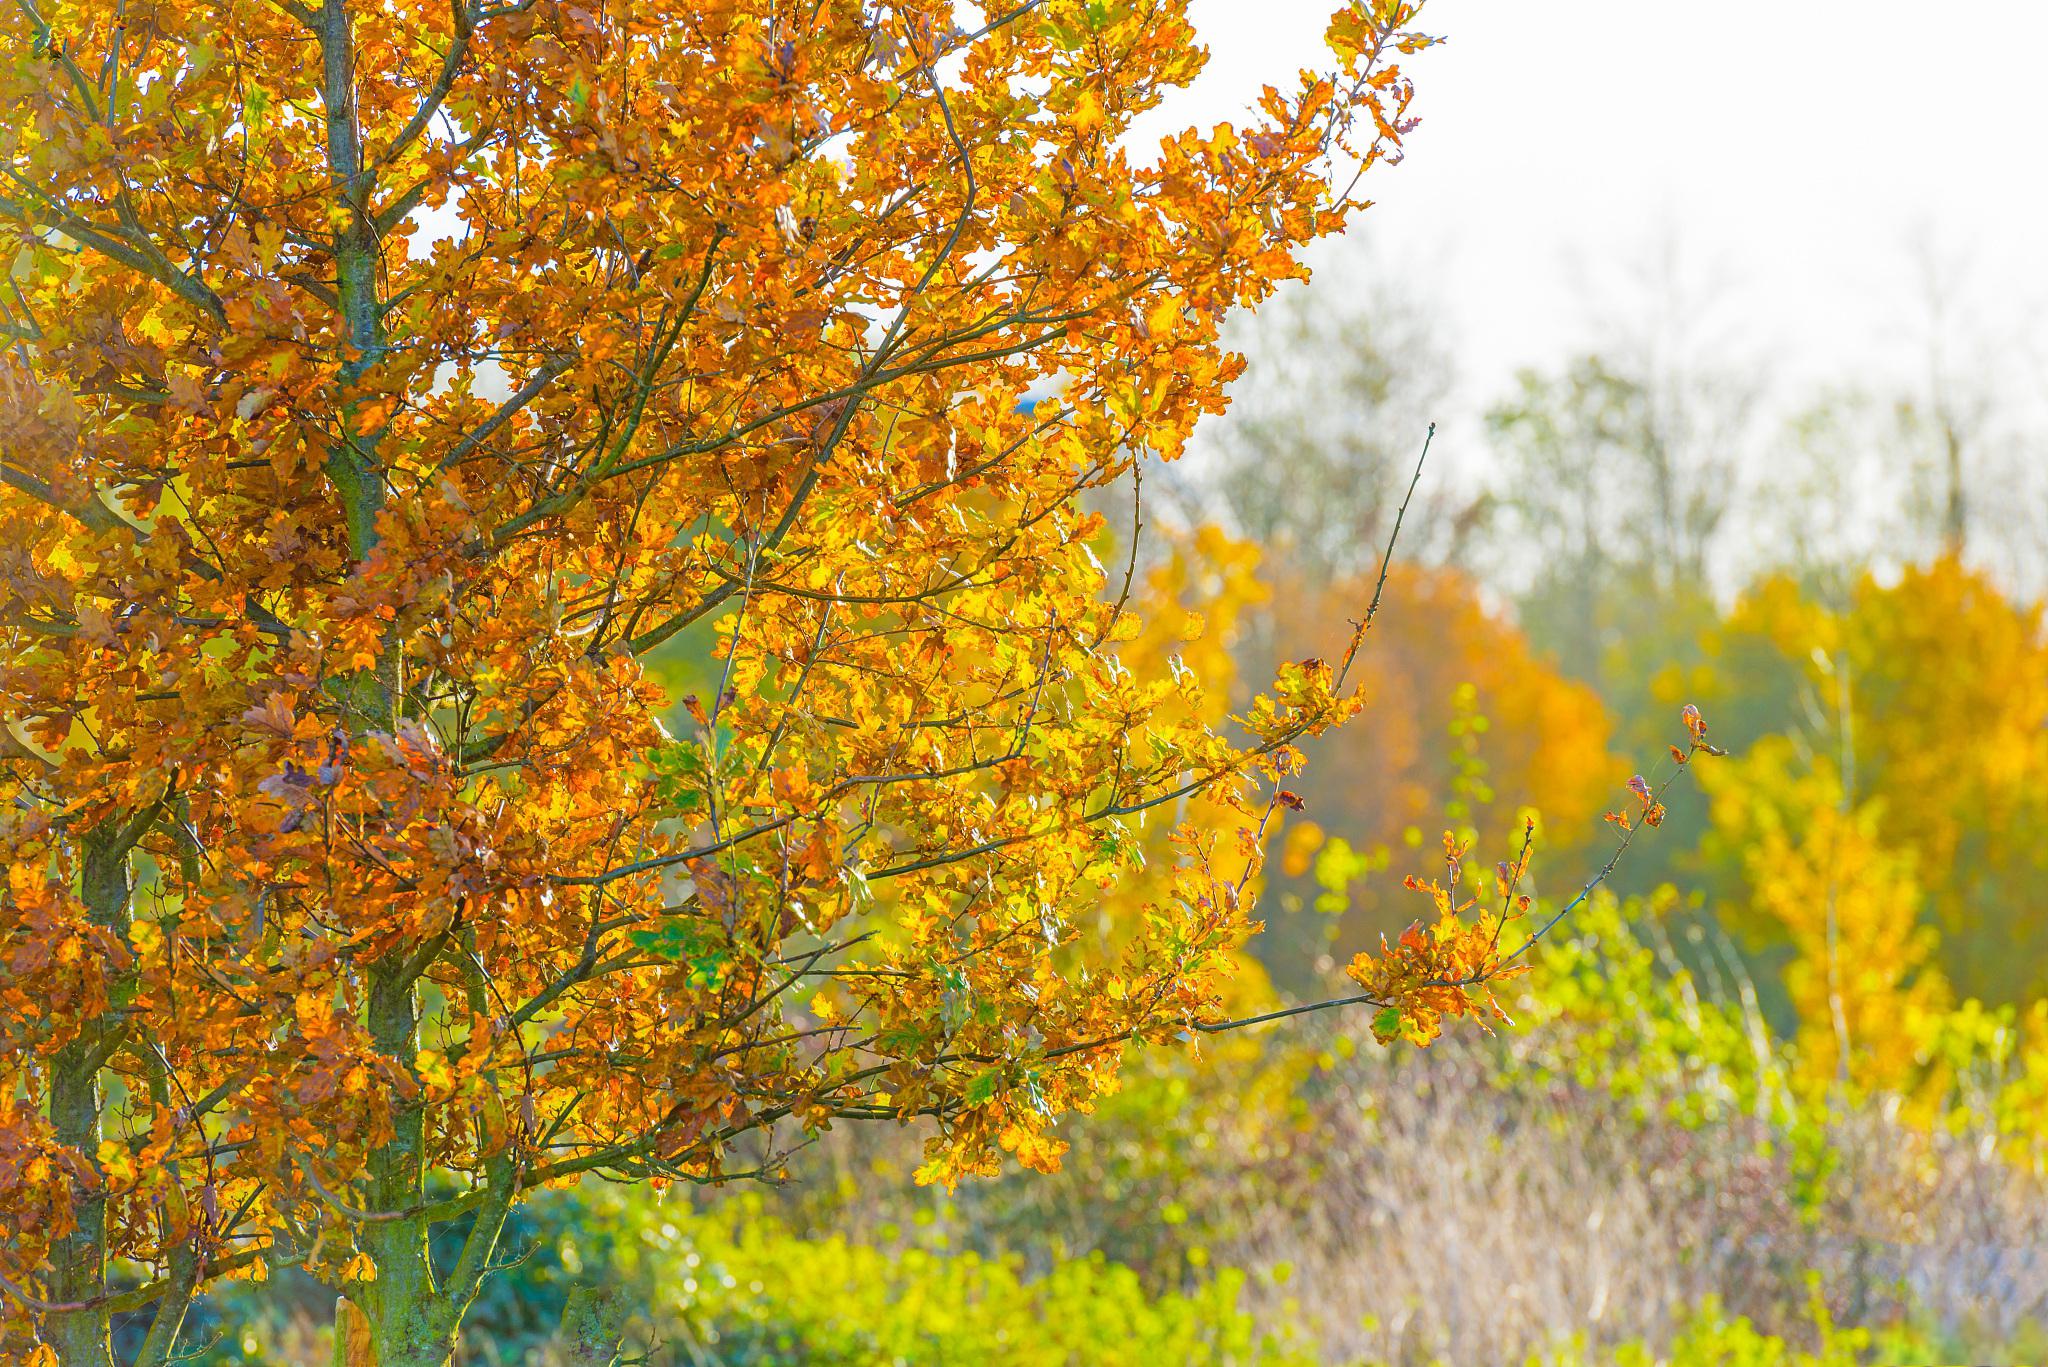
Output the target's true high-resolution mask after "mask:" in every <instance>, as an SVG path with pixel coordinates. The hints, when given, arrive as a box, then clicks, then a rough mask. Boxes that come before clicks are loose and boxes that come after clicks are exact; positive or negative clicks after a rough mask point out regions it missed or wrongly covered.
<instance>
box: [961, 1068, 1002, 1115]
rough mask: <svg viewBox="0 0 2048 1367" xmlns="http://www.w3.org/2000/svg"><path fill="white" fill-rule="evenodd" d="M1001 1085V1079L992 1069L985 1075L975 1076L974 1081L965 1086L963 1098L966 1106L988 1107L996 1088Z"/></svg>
mask: <svg viewBox="0 0 2048 1367" xmlns="http://www.w3.org/2000/svg"><path fill="white" fill-rule="evenodd" d="M1001 1084H1002V1078H1001V1077H1000V1076H999V1075H998V1074H997V1073H996V1070H995V1069H993V1068H991V1069H989V1070H988V1071H987V1072H985V1073H981V1074H978V1075H976V1077H975V1079H974V1081H972V1082H970V1083H968V1084H967V1092H966V1096H965V1100H966V1102H967V1104H968V1105H970V1106H986V1105H988V1103H989V1102H991V1101H993V1100H995V1096H996V1088H997V1087H998V1086H1000V1085H1001Z"/></svg>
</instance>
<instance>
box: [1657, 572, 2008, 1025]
mask: <svg viewBox="0 0 2048 1367" xmlns="http://www.w3.org/2000/svg"><path fill="white" fill-rule="evenodd" d="M1710 646H1711V655H1712V658H1713V660H1714V663H1715V665H1716V666H1717V667H1716V668H1711V669H1709V670H1707V671H1703V672H1702V673H1701V675H1700V676H1699V677H1695V678H1692V679H1689V680H1688V681H1687V682H1688V684H1689V685H1690V686H1692V687H1695V688H1698V687H1700V686H1701V685H1703V684H1704V685H1706V687H1705V688H1703V689H1702V690H1701V691H1702V692H1703V693H1705V694H1706V695H1707V696H1709V697H1712V698H1713V699H1714V702H1715V710H1716V712H1717V713H1718V714H1719V715H1721V716H1722V717H1724V718H1729V719H1741V718H1744V717H1747V716H1755V715H1760V714H1768V713H1771V712H1775V713H1776V714H1777V715H1778V716H1779V717H1783V718H1791V719H1794V720H1792V721H1790V722H1789V726H1790V729H1791V733H1792V734H1794V735H1795V736H1796V737H1797V743H1798V746H1799V747H1801V748H1803V749H1804V750H1805V751H1806V752H1807V753H1809V754H1812V755H1822V756H1827V757H1828V759H1827V762H1826V764H1825V765H1823V764H1822V763H1821V762H1820V761H1819V760H1812V761H1810V762H1809V767H1810V768H1811V769H1812V771H1813V773H1814V775H1815V779H1816V781H1822V782H1832V783H1834V784H1836V785H1837V786H1838V788H1839V790H1840V791H1841V793H1842V794H1844V795H1845V801H1839V800H1838V801H1829V802H1823V803H1820V804H1819V809H1821V810H1834V809H1835V807H1836V806H1838V805H1842V806H1846V808H1847V809H1848V810H1850V811H1853V812H1855V813H1857V814H1858V815H1857V816H1856V818H1855V822H1856V824H1857V825H1858V827H1859V829H1866V828H1867V837H1868V839H1870V840H1871V841H1874V842H1876V843H1877V844H1879V845H1881V846H1882V847H1883V848H1884V849H1886V850H1889V851H1892V852H1894V853H1896V854H1897V855H1899V856H1908V857H1910V859H1911V861H1912V870H1913V872H1912V874H1911V875H1910V876H1911V877H1912V878H1913V879H1915V880H1917V881H1918V883H1919V884H1920V886H1921V890H1922V892H1923V893H1924V898H1925V904H1926V909H1927V915H1928V917H1929V920H1930V922H1931V924H1933V925H1934V926H1936V927H1938V928H1939V929H1940V930H1941V931H1942V942H1941V953H1940V962H1941V964H1942V966H1943V968H1944V970H1945V971H1946V972H1947V974H1948V976H1949V977H1950V978H1951V979H1952V980H1953V982H1954V983H1955V985H1956V988H1957V989H1958V990H1959V991H1961V992H1963V993H1965V994H1967V995H1970V996H1977V997H1982V998H1984V999H1986V1000H1987V1001H1993V1002H2023V1001H2027V1000H2031V999H2033V998H2035V997H2038V996H2040V995H2041V994H2042V993H2043V991H2044V989H2048V917H2044V915H2043V912H2044V911H2048V891H2044V889H2048V848H2044V847H2043V845H2042V842H2041V841H2040V840H2039V839H2038V837H2037V835H2036V834H2035V833H2037V832H2039V831H2041V830H2042V829H2044V823H2048V637H2044V633H2043V625H2042V611H2041V607H2040V605H2038V604H2022V603H2017V602H2014V601H2013V600H2012V599H2010V598H2008V597H2007V596H2006V595H2004V594H2003V593H2002V592H2000V590H1999V589H1998V588H1997V586H1996V585H1995V584H1993V583H1992V582H1991V580H1990V579H1988V578H1987V577H1986V576H1984V575H1982V574H1981V573H1978V572H1976V571H1973V570H1970V569H1967V568H1965V567H1963V566H1962V565H1960V564H1959V563H1957V562H1956V561H1955V560H1954V559H1953V558H1948V559H1942V560H1939V561H1936V562H1935V563H1933V564H1931V565H1928V566H1926V567H1923V568H1915V569H1909V570H1907V571H1906V572H1905V573H1904V574H1903V575H1902V576H1901V577H1900V578H1899V580H1898V582H1897V583H1894V584H1884V583H1880V582H1879V581H1878V580H1877V579H1876V578H1874V577H1873V576H1872V575H1870V574H1869V573H1867V572H1866V573H1865V574H1864V575H1863V576H1862V577H1861V578H1860V579H1859V580H1858V581H1857V582H1856V583H1855V584H1854V585H1853V586H1852V587H1851V589H1850V590H1849V592H1848V593H1847V594H1846V596H1845V598H1844V600H1843V601H1842V602H1841V603H1840V604H1839V605H1830V604H1828V603H1826V602H1824V601H1822V600H1821V599H1819V598H1818V597H1816V596H1815V595H1813V594H1810V593H1808V592H1805V591H1803V590H1802V589H1801V587H1800V586H1799V585H1798V584H1797V583H1796V582H1795V581H1794V580H1792V579H1790V578H1787V577H1776V578H1772V579H1769V580H1766V581H1765V582H1763V583H1761V584H1759V585H1757V586H1756V587H1755V588H1754V589H1752V590H1751V591H1750V592H1749V593H1748V594H1747V595H1745V597H1744V598H1743V600H1742V601H1741V602H1740V603H1738V604H1737V606H1736V608H1735V609H1734V611H1733V612H1732V613H1731V614H1730V616H1729V618H1728V620H1727V622H1726V623H1725V625H1724V627H1723V628H1722V630H1721V631H1720V632H1718V633H1716V636H1715V639H1714V640H1713V641H1711V642H1710ZM1767 657H1775V658H1776V661H1777V666H1776V675H1777V679H1778V683H1777V684H1776V685H1771V684H1768V683H1767V684H1763V685H1761V686H1762V687H1765V688H1769V687H1773V686H1775V687H1778V688H1780V689H1788V690H1789V693H1790V696H1783V697H1778V698H1774V699H1771V700H1770V701H1769V703H1768V704H1766V705H1762V706H1760V705H1759V704H1758V702H1757V701H1756V699H1755V698H1754V696H1753V695H1754V694H1755V693H1756V692H1757V690H1758V689H1759V687H1760V684H1759V680H1760V679H1763V678H1764V677H1765V676H1766V675H1767V674H1769V673H1770V672H1771V671H1770V670H1768V669H1765V668H1763V667H1761V664H1760V662H1761V661H1763V660H1764V659H1766V658H1767ZM1745 693H1747V694H1750V695H1752V696H1751V697H1750V698H1748V699H1747V700H1745ZM1740 724H1741V723H1740V721H1739V720H1737V721H1736V722H1735V725H1740ZM1729 731H1730V734H1736V731H1735V726H1731V727H1730V728H1729ZM1789 753H1790V750H1789V748H1788V750H1787V754H1788V755H1789ZM1774 762H1775V761H1774ZM1788 762H1789V761H1788ZM1747 772H1749V771H1748V770H1746V769H1742V768H1740V767H1736V768H1733V769H1731V770H1730V772H1728V773H1724V774H1722V775H1720V776H1719V777H1718V778H1717V779H1716V780H1715V782H1716V783H1717V784H1719V785H1721V786H1722V787H1724V788H1726V789H1727V791H1728V793H1729V794H1730V796H1729V797H1728V798H1727V800H1725V801H1722V802H1718V803H1717V804H1716V807H1715V811H1716V823H1715V824H1716V826H1717V828H1720V827H1722V826H1723V824H1724V822H1727V821H1731V820H1734V819H1735V818H1736V817H1737V816H1738V815H1742V820H1741V822H1738V823H1737V824H1736V825H1734V826H1732V827H1728V828H1727V829H1728V831H1729V832H1730V833H1731V834H1733V833H1737V832H1741V831H1745V830H1748V829H1750V827H1749V825H1747V824H1744V823H1747V822H1750V821H1753V820H1754V818H1753V816H1750V815H1743V814H1742V808H1743V803H1742V801H1740V800H1738V799H1736V798H1734V797H1733V796H1732V794H1733V793H1734V792H1735V791H1736V789H1737V787H1739V786H1740V785H1742V784H1744V782H1745V779H1744V778H1743V777H1742V776H1741V775H1742V774H1744V773H1747ZM1829 773H1831V774H1832V778H1825V779H1824V778H1822V777H1821V776H1822V775H1823V774H1829ZM1816 820H1817V818H1816ZM1808 838H1809V836H1808V834H1807V833H1806V832H1804V831H1803V830H1799V829H1797V828H1796V827H1795V835H1794V843H1795V844H1796V843H1797V842H1798V841H1801V840H1805V839H1808ZM1811 838H1812V839H1816V840H1818V839H1823V838H1824V837H1820V836H1812V837H1811ZM1735 843H1736V842H1735V841H1734V840H1727V839H1724V840H1722V841H1720V842H1719V848H1720V849H1721V851H1722V853H1723V856H1724V858H1723V860H1722V862H1723V865H1724V867H1728V868H1731V869H1732V868H1734V867H1736V866H1744V867H1745V868H1746V875H1745V876H1747V877H1748V879H1749V881H1750V883H1751V887H1752V890H1753V891H1757V893H1758V896H1759V897H1761V892H1760V889H1761V886H1762V884H1761V883H1760V882H1759V877H1760V876H1762V875H1764V874H1765V870H1763V869H1762V868H1760V867H1759V866H1758V865H1757V864H1756V863H1755V861H1754V859H1746V857H1742V856H1730V854H1729V851H1730V850H1731V849H1732V847H1733V845H1734V844H1735ZM1766 881H1767V880H1766Z"/></svg>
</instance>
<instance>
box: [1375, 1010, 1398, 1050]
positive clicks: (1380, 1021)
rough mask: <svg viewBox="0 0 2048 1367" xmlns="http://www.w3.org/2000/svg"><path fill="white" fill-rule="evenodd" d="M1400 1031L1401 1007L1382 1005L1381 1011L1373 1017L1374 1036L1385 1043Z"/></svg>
mask: <svg viewBox="0 0 2048 1367" xmlns="http://www.w3.org/2000/svg"><path fill="white" fill-rule="evenodd" d="M1400 1033H1401V1009H1400V1008H1399V1007H1396V1006H1387V1007H1382V1008H1381V1009H1380V1013H1379V1014H1378V1015H1377V1016H1374V1017H1373V1018H1372V1035H1373V1038H1374V1039H1376V1040H1378V1041H1379V1042H1380V1043H1381V1044H1385V1043H1386V1042H1387V1041H1388V1040H1390V1039H1393V1038H1394V1037H1395V1036H1396V1035H1398V1034H1400Z"/></svg>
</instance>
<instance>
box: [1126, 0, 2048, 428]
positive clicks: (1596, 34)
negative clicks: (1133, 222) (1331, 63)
mask: <svg viewBox="0 0 2048 1367" xmlns="http://www.w3.org/2000/svg"><path fill="white" fill-rule="evenodd" d="M1333 7H1334V0H1194V5H1193V15H1194V19H1195V23H1196V27H1197V31H1198V32H1199V34H1200V35H1201V37H1202V40H1203V41H1204V42H1205V43H1206V44H1207V45H1208V47H1209V48H1210V51H1211V61H1210V65H1209V67H1208V69H1207V70H1206V71H1205V72H1204V73H1203V76H1202V78H1201V81H1200V82H1199V83H1198V85H1197V86H1196V87H1195V89H1193V90H1191V91H1189V92H1187V93H1186V94H1185V95H1184V96H1182V97H1180V98H1178V99H1177V100H1175V101H1174V102H1173V104H1172V105H1171V106H1169V108H1168V109H1167V110H1165V111H1162V113H1163V115H1164V116H1165V121H1166V122H1169V123H1173V124H1181V125H1185V124H1190V123H1192V124H1201V125H1206V124H1208V123H1211V122H1214V121H1217V120H1219V119H1225V118H1232V117H1236V116H1237V115H1238V114H1239V113H1240V111H1242V109H1243V108H1244V106H1245V103H1246V101H1247V99H1248V97H1249V94H1250V93H1251V92H1252V91H1253V90H1254V89H1255V88H1256V86H1257V84H1258V83H1259V81H1260V80H1261V79H1265V78H1270V77H1272V76H1274V75H1279V76H1282V77H1288V76H1291V74H1292V73H1293V72H1294V71H1295V70H1296V69H1297V68H1298V67H1300V66H1302V65H1303V64H1306V63H1309V62H1313V61H1315V60H1316V56H1315V54H1316V53H1317V51H1318V49H1319V39H1320V34H1321V31H1322V28H1323V25H1324V23H1325V21H1326V19H1327V17H1328V14H1329V11H1330V9H1331V8H1333ZM1421 27H1423V28H1424V29H1426V30H1428V31H1430V32H1433V33H1437V34H1441V35H1444V36H1446V37H1447V38H1448V39H1449V42H1448V43H1447V44H1446V45H1444V46H1443V47H1441V48H1438V49H1436V50H1434V51H1432V52H1429V53H1426V54H1424V55H1423V56H1421V57H1420V58H1418V59H1416V60H1415V61H1414V62H1413V63H1412V69H1413V71H1414V73H1415V75H1416V77H1417V81H1418V85H1419V87H1420V93H1419V97H1418V99H1417V102H1416V111H1417V112H1418V113H1419V114H1420V115H1421V116H1422V120H1423V122H1422V126H1421V128H1419V129H1418V130H1417V131H1416V133H1415V134H1414V135H1413V136H1412V137H1411V139H1410V140H1409V154H1408V158H1407V160H1406V162H1405V163H1404V164H1402V165H1400V166H1398V167H1393V168H1385V169H1383V170H1381V171H1378V172H1375V173H1374V174H1373V175H1372V176H1370V177H1368V178H1367V181H1368V192H1369V193H1370V194H1371V196H1372V197H1373V198H1375V199H1376V200H1378V201H1379V202H1378V204H1377V206H1376V207H1375V208H1373V209H1372V210H1370V211H1369V212H1368V213H1367V214H1366V215H1365V216H1364V217H1363V219H1362V220H1361V221H1360V222H1361V226H1360V227H1359V228H1358V229H1355V230H1354V232H1353V237H1354V238H1357V237H1365V238H1368V239H1369V240H1370V242H1371V244H1372V246H1373V249H1374V254H1375V255H1376V256H1377V257H1379V258H1380V259H1381V260H1382V261H1383V262H1393V263H1397V264H1398V267H1399V269H1401V270H1402V271H1404V272H1406V273H1408V274H1410V275H1412V276H1413V277H1414V279H1415V284H1416V287H1417V289H1418V291H1419V292H1420V293H1421V294H1422V296H1423V297H1424V298H1426V299H1432V300H1435V301H1437V302H1438V303H1440V305H1441V306H1442V308H1443V310H1444V313H1445V315H1446V321H1447V323H1448V324H1449V326H1448V328H1447V332H1448V335H1449V337H1450V338H1451V339H1452V341H1453V343H1454V349H1455V352H1456V354H1457V356H1458V358H1459V365H1460V368H1461V371H1462V373H1463V377H1464V381H1465V396H1466V398H1467V399H1468V400H1469V401H1472V402H1476V403H1480V404H1483V403H1484V402H1486V400H1487V399H1488V398H1490V397H1491V396H1492V395H1495V394H1498V393H1499V392H1500V390H1501V388H1502V386H1503V385H1504V384H1505V383H1506V381H1507V379H1508V378H1509V376H1510V375H1511V374H1512V372H1513V370H1514V368H1515V367H1516V366H1518V365H1523V364H1531V363H1538V364H1550V365H1555V364H1557V363H1559V362H1560V361H1562V360H1563V359H1564V358H1565V357H1566V355H1567V354H1568V353H1569V351H1570V350H1571V349H1572V348H1573V347H1575V346H1585V345H1588V344H1591V343H1593V342H1595V341H1597V340H1598V338H1599V336H1600V324H1601V320H1602V317H1603V315H1611V314H1613V313H1614V312H1615V311H1616V310H1619V311H1620V312H1621V313H1623V314H1626V313H1627V312H1629V311H1630V310H1631V309H1634V310H1636V311H1637V312H1640V309H1641V307H1642V298H1643V292H1642V290H1641V288H1640V287H1639V286H1638V287H1633V288H1632V287H1630V286H1629V285H1628V284H1627V283H1626V281H1627V279H1628V276H1627V270H1628V269H1630V268H1640V267H1641V266H1642V265H1643V264H1644V263H1646V262H1647V261H1649V260H1650V259H1652V258H1653V257H1654V256H1655V255H1656V254H1657V253H1658V251H1659V250H1660V249H1663V248H1669V247H1672V246H1674V245H1675V248H1676V251H1677V255H1678V258H1679V260H1680V261H1681V263H1682V265H1681V269H1680V271H1679V277H1680V279H1681V280H1684V281H1687V282H1689V284H1688V287H1687V292H1688V293H1689V295H1690V296H1691V298H1692V300H1693V306H1692V307H1693V309H1694V311H1695V312H1696V313H1698V314H1700V315H1701V316H1700V317H1699V318H1697V319H1696V321H1699V322H1702V323H1710V324H1711V325H1712V328H1713V330H1714V332H1715V335H1716V337H1717V338H1718V339H1720V340H1719V343H1718V344H1719V345H1722V346H1724V347H1725V348H1727V349H1729V350H1731V351H1734V352H1742V353H1746V354H1747V356H1748V357H1749V358H1750V359H1752V360H1754V361H1757V362H1759V363H1763V364H1767V365H1768V366H1769V367H1770V368H1771V369H1772V370H1773V371H1774V372H1775V373H1778V374H1780V375H1783V376H1785V377H1786V378H1787V379H1791V378H1794V377H1796V378H1798V379H1802V380H1805V379H1818V380H1832V381H1844V380H1851V379H1862V380H1865V381H1866V382H1867V381H1869V380H1870V379H1872V378H1873V377H1876V376H1882V375H1886V374H1894V375H1902V376H1903V375H1909V374H1917V373H1919V372H1920V371H1921V370H1923V369H1924V367H1925V364H1926V360H1925V358H1926V355H1927V346H1928V337H1929V335H1930V332H1929V328H1928V325H1927V323H1926V321H1925V320H1926V317H1927V305H1926V299H1927V297H1928V294H1927V290H1926V288H1925V285H1924V280H1925V274H1924V271H1923V269H1922V267H1921V266H1919V265H1917V264H1916V257H1915V253H1914V251H1913V249H1912V248H1913V243H1914V242H1915V241H1916V240H1917V241H1930V242H1932V243H1933V244H1934V245H1935V250H1934V253H1933V259H1935V260H1938V261H1940V262H1942V263H1944V268H1945V270H1946V272H1947V273H1948V275H1949V276H1950V277H1952V281H1951V285H1952V288H1951V290H1950V293H1951V295H1952V298H1953V303H1952V305H1951V309H1950V316H1949V319H1948V322H1947V323H1946V324H1945V325H1944V326H1945V327H1946V329H1947V330H1949V331H1950V332H1951V333H1953V334H1955V338H1956V340H1955V341H1954V342H1952V346H1957V347H1961V348H1965V349H1967V351H1968V352H1969V354H1971V355H1976V354H1979V353H1982V354H1984V355H1985V356H1987V357H1993V358H1995V359H1996V362H1997V364H1998V365H1999V366H2000V367H2002V368H2006V369H2010V370H2012V371H2013V372H2014V374H2013V375H2012V376H2011V379H2012V380H2013V381H2017V382H2019V383H2021V384H2022V385H2024V386H2025V387H2027V388H2028V389H2030V390H2031V392H2032V393H2034V394H2039V393H2042V392H2048V385H2044V384H2043V383H2042V381H2043V380H2044V379H2048V345H2044V332H2048V329H2044V327H2043V325H2042V322H2041V320H2042V319H2043V318H2048V241H2044V233H2043V230H2044V227H2048V212H2044V210H2048V173H2044V164H2043V163H2044V158H2043V142H2044V135H2048V101H2044V89H2048V85H2044V82H2043V80H2042V78H2041V75H2040V67H2041V63H2042V62H2043V60H2044V54H2048V0H1942V2H1941V3H1927V2H1926V0H1922V3H1919V4H1914V5H1909V4H1906V3H1903V0H1775V3H1769V4H1761V5H1750V6H1732V5H1725V4H1709V3H1702V2H1701V0H1693V2H1692V3H1677V0H1581V2H1580V3H1578V4H1575V5H1572V6H1556V5H1545V4H1536V3H1532V0H1434V2H1433V3H1431V4H1430V5H1429V7H1428V9H1427V10H1426V11H1425V13H1424V16H1423V22H1422V24H1421ZM1283 83H1291V82H1285V81H1283ZM1925 256H1926V254H1925V253H1923V254H1922V258H1923V259H1924V258H1925Z"/></svg>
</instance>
